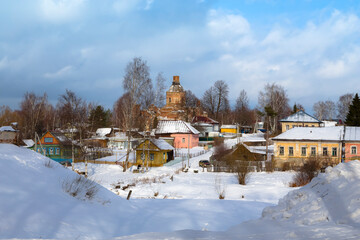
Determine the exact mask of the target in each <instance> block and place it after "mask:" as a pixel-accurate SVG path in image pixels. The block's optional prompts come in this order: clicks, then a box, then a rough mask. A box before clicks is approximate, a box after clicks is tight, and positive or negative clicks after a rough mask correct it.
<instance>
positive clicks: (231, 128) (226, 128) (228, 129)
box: [220, 125, 237, 134]
mask: <svg viewBox="0 0 360 240" xmlns="http://www.w3.org/2000/svg"><path fill="white" fill-rule="evenodd" d="M220 132H221V133H225V134H227V133H230V134H236V133H237V126H236V125H222V126H221V127H220Z"/></svg>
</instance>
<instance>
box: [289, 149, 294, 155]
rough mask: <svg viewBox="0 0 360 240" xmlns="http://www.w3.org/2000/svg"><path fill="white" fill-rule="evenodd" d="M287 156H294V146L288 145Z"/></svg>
mask: <svg viewBox="0 0 360 240" xmlns="http://www.w3.org/2000/svg"><path fill="white" fill-rule="evenodd" d="M289 156H294V147H289Z"/></svg>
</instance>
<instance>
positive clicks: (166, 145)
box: [138, 138, 174, 150]
mask: <svg viewBox="0 0 360 240" xmlns="http://www.w3.org/2000/svg"><path fill="white" fill-rule="evenodd" d="M145 141H146V139H144V140H142V141H141V142H140V144H139V145H138V146H140V145H141V144H142V143H144V142H145ZM150 142H151V143H152V144H154V145H155V146H156V147H157V148H159V149H160V150H174V147H173V146H171V145H170V144H169V143H168V142H166V141H165V140H164V139H157V138H150ZM138 150H139V149H138Z"/></svg>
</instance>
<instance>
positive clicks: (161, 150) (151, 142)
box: [136, 138, 174, 167]
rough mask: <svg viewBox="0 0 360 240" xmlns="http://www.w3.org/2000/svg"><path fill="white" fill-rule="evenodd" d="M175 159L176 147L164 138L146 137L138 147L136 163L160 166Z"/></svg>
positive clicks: (144, 165) (143, 165)
mask: <svg viewBox="0 0 360 240" xmlns="http://www.w3.org/2000/svg"><path fill="white" fill-rule="evenodd" d="M173 159H174V147H173V146H171V145H170V144H169V143H167V142H166V141H165V140H164V139H155V138H150V139H144V140H143V141H141V142H140V143H139V145H138V146H137V147H136V165H141V166H142V167H146V166H149V167H160V166H163V165H164V163H166V162H169V161H171V160H173Z"/></svg>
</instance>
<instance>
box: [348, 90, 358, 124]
mask: <svg viewBox="0 0 360 240" xmlns="http://www.w3.org/2000/svg"><path fill="white" fill-rule="evenodd" d="M345 123H346V125H348V126H360V99H359V95H358V94H355V97H354V98H353V100H352V103H351V104H350V106H349V112H348V114H347V116H346V121H345Z"/></svg>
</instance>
